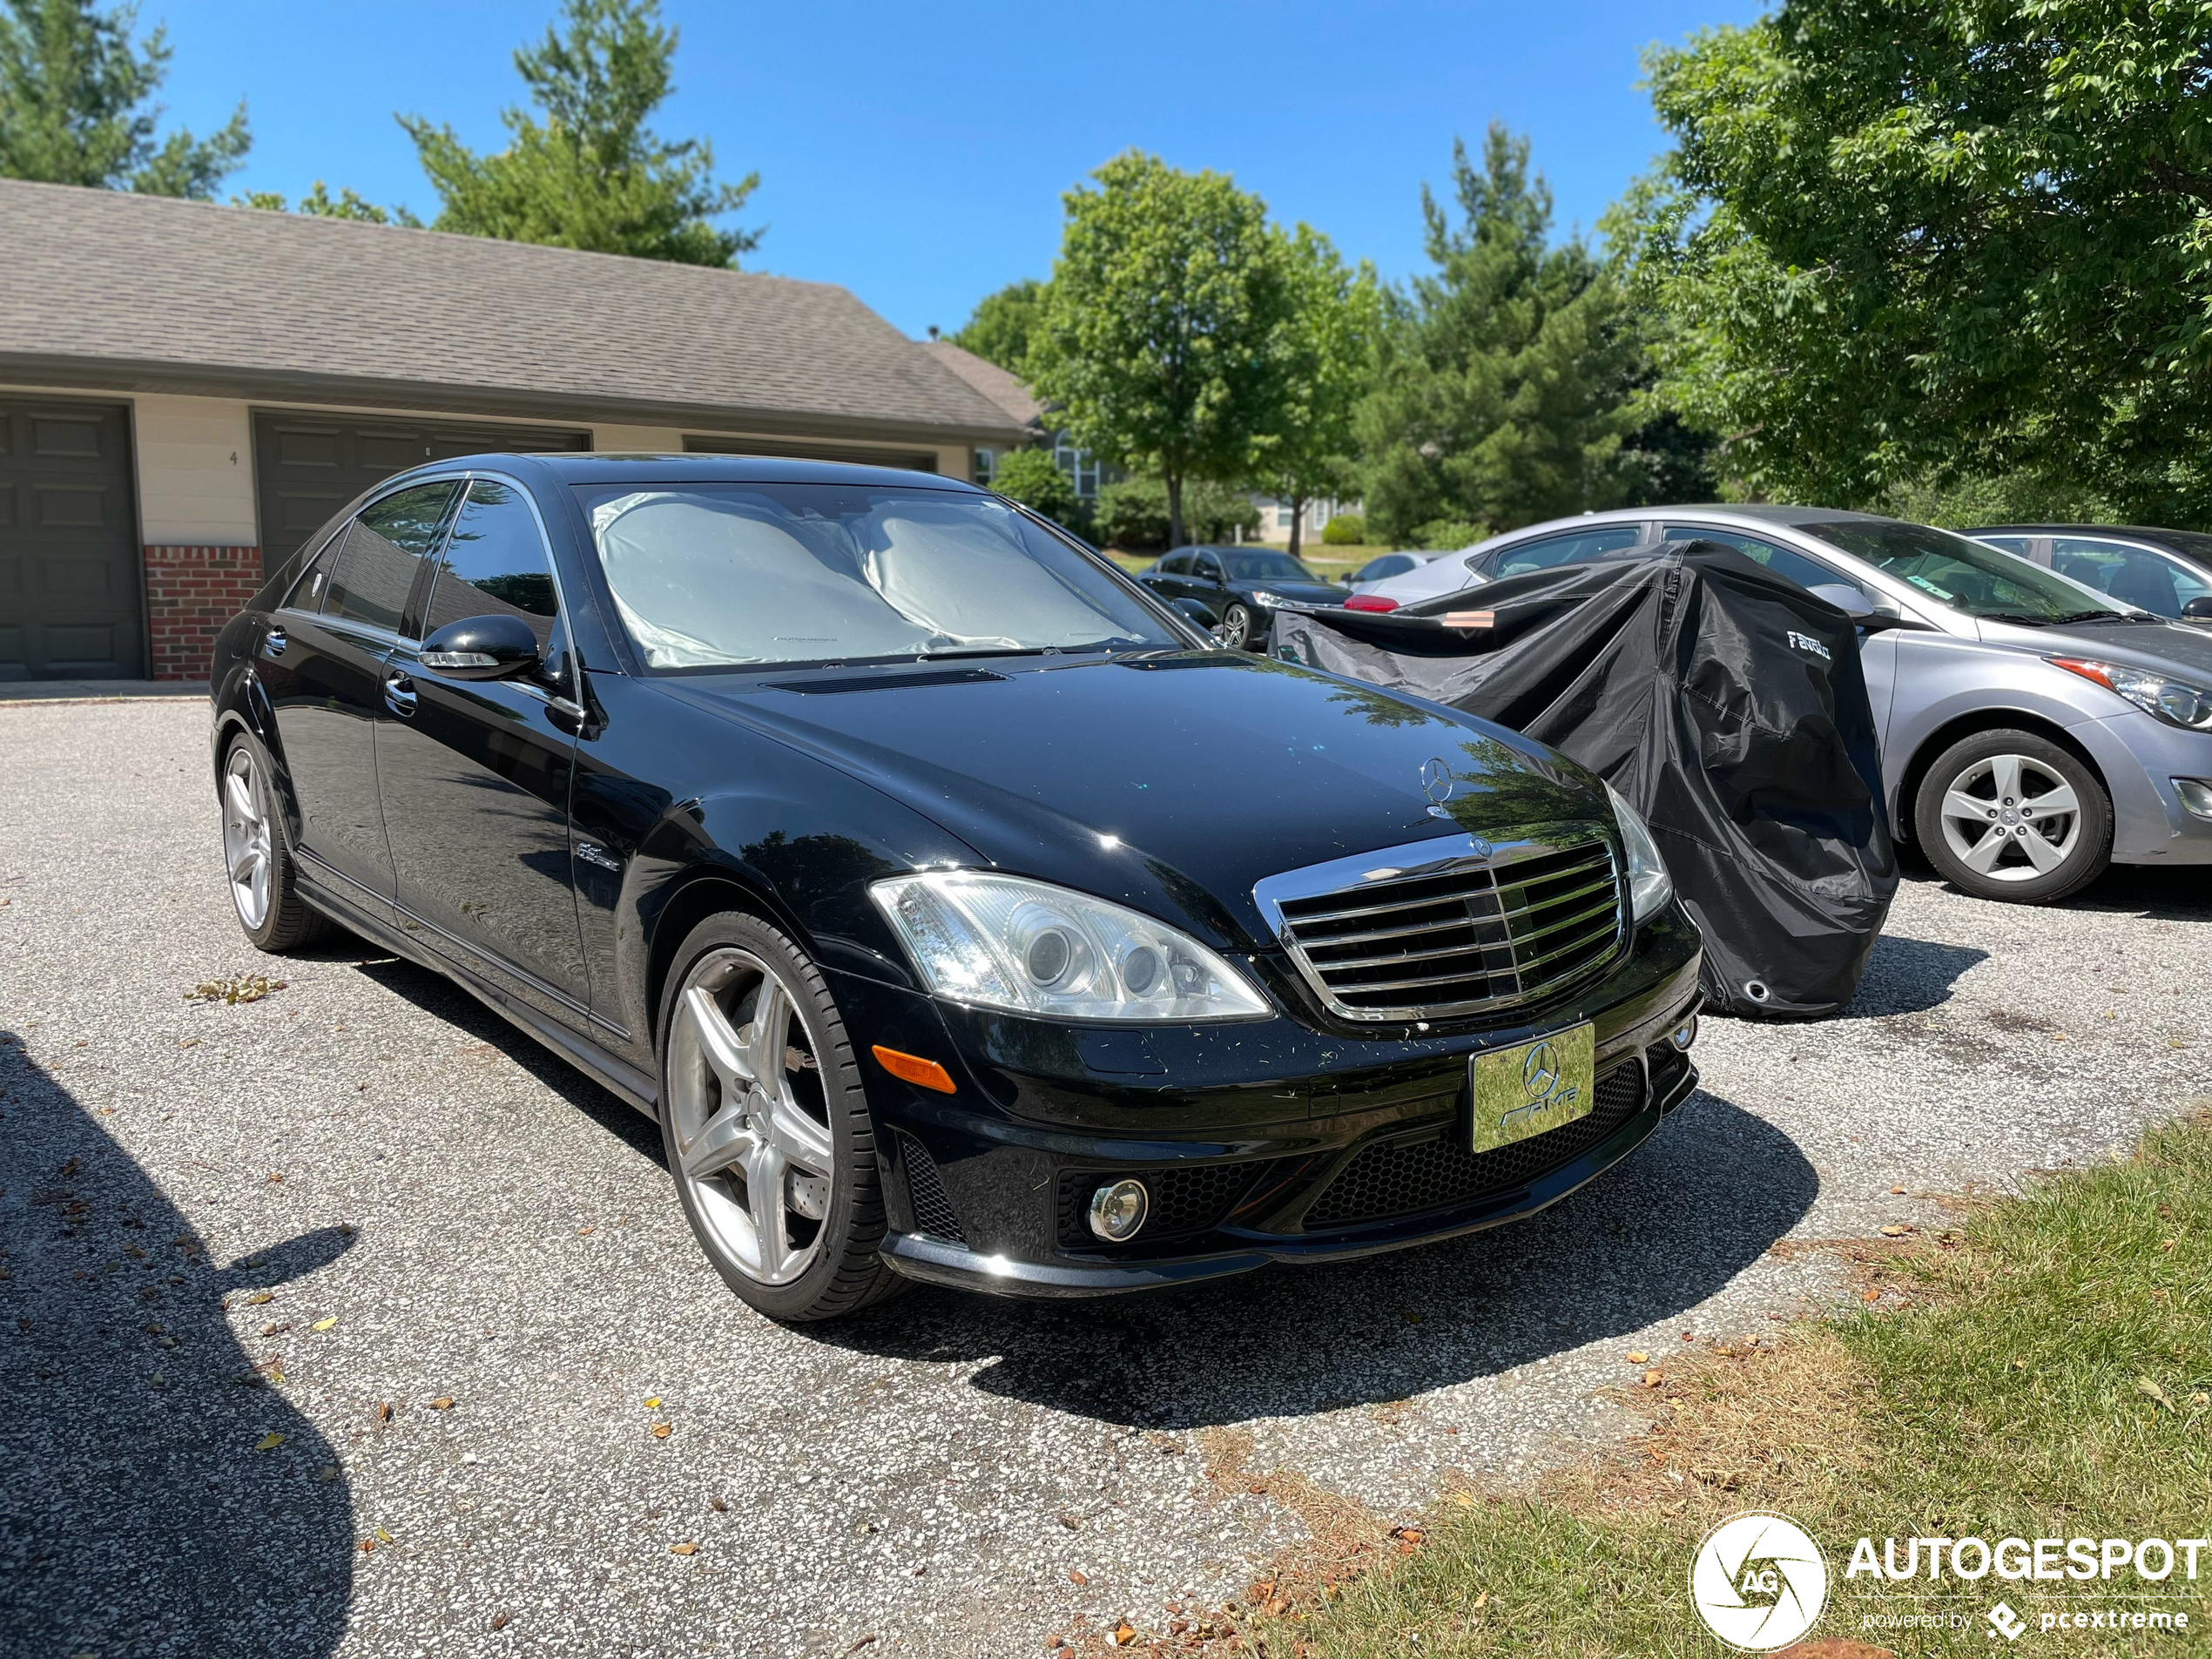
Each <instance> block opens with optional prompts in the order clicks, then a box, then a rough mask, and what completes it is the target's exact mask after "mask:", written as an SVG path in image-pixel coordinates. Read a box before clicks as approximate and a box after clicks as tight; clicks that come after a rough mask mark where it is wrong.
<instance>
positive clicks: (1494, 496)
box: [1353, 125, 1644, 545]
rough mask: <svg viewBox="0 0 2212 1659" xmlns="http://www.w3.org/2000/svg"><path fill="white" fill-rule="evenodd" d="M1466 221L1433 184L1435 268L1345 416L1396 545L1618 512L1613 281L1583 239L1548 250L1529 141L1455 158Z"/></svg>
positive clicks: (1619, 302) (1625, 411)
mask: <svg viewBox="0 0 2212 1659" xmlns="http://www.w3.org/2000/svg"><path fill="white" fill-rule="evenodd" d="M1452 173H1453V194H1454V196H1455V197H1456V199H1457V200H1458V203H1459V206H1460V224H1459V225H1458V226H1452V225H1451V224H1450V223H1449V222H1448V221H1447V219H1446V216H1445V213H1444V211H1443V210H1442V209H1441V208H1440V207H1439V206H1437V204H1436V201H1435V199H1434V198H1433V196H1432V195H1431V194H1430V193H1429V192H1428V190H1427V188H1426V186H1424V187H1423V189H1422V192H1421V212H1422V216H1423V217H1424V219H1426V221H1427V232H1428V233H1427V253H1428V257H1429V259H1430V260H1431V261H1432V263H1433V264H1434V265H1435V266H1436V271H1435V273H1434V274H1433V275H1429V276H1424V277H1419V278H1416V279H1415V280H1414V281H1413V284H1412V289H1411V292H1410V293H1401V294H1399V295H1397V296H1396V297H1395V299H1394V302H1393V306H1392V307H1391V318H1390V326H1389V327H1386V330H1385V334H1384V336H1383V349H1382V351H1381V354H1380V357H1379V364H1378V368H1377V371H1376V383H1375V388H1374V390H1373V391H1372V392H1371V393H1370V394H1369V395H1368V396H1367V397H1366V399H1365V401H1363V402H1362V403H1361V405H1360V407H1359V411H1358V413H1357V415H1355V417H1354V421H1353V425H1354V430H1355V432H1356V433H1357V435H1358V437H1359V446H1360V449H1361V451H1362V455H1363V457H1364V461H1365V466H1364V469H1363V470H1364V474H1365V478H1366V500H1367V519H1368V523H1369V526H1370V528H1371V529H1372V530H1376V531H1379V532H1380V533H1381V534H1382V535H1383V536H1386V537H1387V538H1389V539H1390V540H1392V541H1393V542H1394V543H1399V544H1400V545H1403V544H1405V543H1406V542H1407V541H1409V540H1412V539H1414V537H1413V532H1414V531H1415V530H1416V529H1418V528H1419V527H1420V526H1423V525H1426V524H1431V523H1440V522H1451V523H1477V524H1489V525H1492V526H1494V527H1495V528H1497V529H1512V528H1514V526H1516V525H1520V524H1527V523H1532V522H1534V521H1535V520H1537V519H1541V518H1550V517H1555V516H1560V515H1562V514H1566V513H1574V512H1580V511H1582V510H1584V509H1590V508H1600V507H1609V506H1613V505H1616V504H1617V503H1618V502H1620V501H1621V500H1622V499H1623V498H1625V497H1626V496H1627V495H1628V494H1629V491H1630V489H1632V487H1633V485H1634V482H1635V475H1634V472H1633V470H1632V469H1629V468H1628V467H1627V466H1625V465H1624V463H1623V462H1622V455H1621V453H1620V451H1621V442H1622V437H1623V435H1626V434H1627V433H1628V432H1629V431H1631V430H1633V429H1634V428H1635V427H1636V426H1637V425H1638V424H1639V421H1640V420H1641V419H1642V416H1643V414H1644V411H1643V409H1642V406H1641V404H1640V403H1639V402H1638V401H1637V399H1636V397H1635V381H1636V376H1637V371H1638V368H1639V367H1640V366H1641V361H1642V359H1641V355H1640V348H1639V345H1638V341H1637V337H1636V332H1635V320H1634V319H1633V317H1632V316H1631V315H1630V314H1629V307H1628V302H1627V300H1626V298H1625V296H1624V295H1623V293H1622V290H1621V287H1620V286H1619V284H1618V283H1617V282H1615V280H1613V279H1612V277H1611V276H1610V275H1609V274H1608V273H1607V272H1606V270H1605V269H1604V268H1603V267H1602V266H1601V265H1600V264H1599V262H1598V261H1597V260H1595V259H1594V258H1593V257H1592V256H1591V254H1590V253H1589V251H1588V249H1587V248H1586V247H1585V246H1583V244H1582V242H1581V239H1579V238H1575V239H1569V240H1568V241H1566V242H1564V243H1562V244H1560V245H1559V246H1552V245H1551V241H1550V232H1551V219H1552V204H1551V192H1550V191H1549V190H1548V189H1547V188H1546V187H1545V185H1544V183H1543V180H1542V179H1541V178H1539V179H1531V178H1530V177H1529V172H1528V144H1527V140H1526V139H1524V138H1514V137H1513V136H1512V135H1511V134H1509V133H1508V132H1507V131H1506V130H1505V129H1504V128H1503V127H1502V126H1497V125H1493V126H1492V127H1491V128H1490V130H1489V132H1488V134H1487V138H1485V140H1484V143H1483V151H1482V165H1481V166H1480V168H1479V169H1478V168H1477V167H1476V166H1475V165H1474V163H1473V162H1472V161H1470V160H1469V158H1468V157H1467V147H1466V145H1463V144H1458V143H1455V144H1454V145H1453V150H1452Z"/></svg>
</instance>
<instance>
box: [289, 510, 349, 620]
mask: <svg viewBox="0 0 2212 1659" xmlns="http://www.w3.org/2000/svg"><path fill="white" fill-rule="evenodd" d="M350 528H351V527H350V526H348V525H344V524H341V525H340V526H339V527H338V529H337V531H336V533H335V534H334V535H332V536H327V537H325V538H324V540H323V544H322V545H321V546H320V548H318V549H316V550H315V556H314V557H313V558H312V559H310V560H308V561H307V569H306V570H302V571H300V579H299V580H298V581H297V582H294V583H293V584H292V593H291V596H290V597H288V598H287V599H286V600H285V602H284V603H285V605H286V607H287V609H289V610H310V611H313V610H321V609H322V600H323V595H324V594H325V593H327V591H328V590H329V588H330V572H331V570H332V569H333V568H334V566H335V565H336V564H337V563H338V550H339V549H341V548H342V547H344V546H345V545H346V532H347V529H350Z"/></svg>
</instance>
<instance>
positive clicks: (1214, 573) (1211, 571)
mask: <svg viewBox="0 0 2212 1659" xmlns="http://www.w3.org/2000/svg"><path fill="white" fill-rule="evenodd" d="M1190 568H1191V570H1193V571H1194V572H1195V573H1196V574H1197V577H1198V579H1199V580H1200V581H1201V582H1218V581H1220V580H1221V561H1220V560H1219V559H1217V558H1216V557H1214V556H1213V555H1212V554H1211V553H1201V554H1199V555H1198V556H1197V558H1195V559H1194V560H1192V561H1191V565H1190Z"/></svg>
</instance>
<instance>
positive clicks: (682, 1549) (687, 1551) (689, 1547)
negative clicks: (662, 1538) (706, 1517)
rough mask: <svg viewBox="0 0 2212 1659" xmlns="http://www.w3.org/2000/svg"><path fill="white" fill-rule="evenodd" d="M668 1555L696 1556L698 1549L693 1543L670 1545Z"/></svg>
mask: <svg viewBox="0 0 2212 1659" xmlns="http://www.w3.org/2000/svg"><path fill="white" fill-rule="evenodd" d="M668 1553H669V1554H671V1555H696V1554H698V1553H699V1547H698V1545H697V1544H693V1543H682V1544H671V1545H670V1546H669V1547H668Z"/></svg>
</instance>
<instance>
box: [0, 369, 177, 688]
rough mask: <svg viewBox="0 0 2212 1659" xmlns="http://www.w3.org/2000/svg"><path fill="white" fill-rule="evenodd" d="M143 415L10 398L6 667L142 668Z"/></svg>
mask: <svg viewBox="0 0 2212 1659" xmlns="http://www.w3.org/2000/svg"><path fill="white" fill-rule="evenodd" d="M138 563H139V553H138V516H137V514H136V513H135V512H134V511H133V510H132V496H131V421H130V416H129V414H128V413H127V412H126V411H125V409H124V408H123V407H122V406H121V405H119V404H106V403H70V402H50V401H45V400H43V399H15V398H0V679H50V678H51V679H131V678H136V677H137V676H138V675H140V674H143V673H145V655H144V653H145V632H144V630H143V629H142V628H141V627H140V625H139V621H138Z"/></svg>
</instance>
